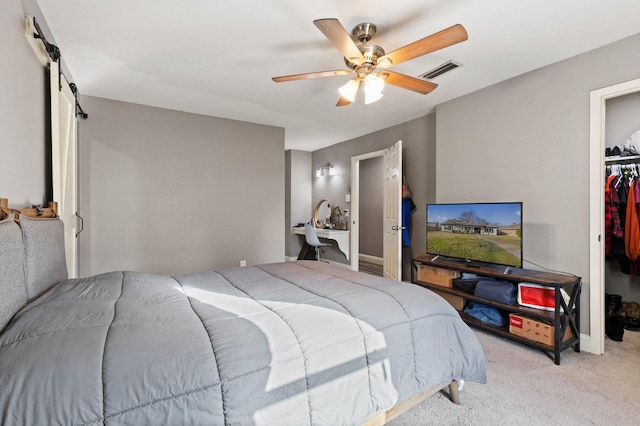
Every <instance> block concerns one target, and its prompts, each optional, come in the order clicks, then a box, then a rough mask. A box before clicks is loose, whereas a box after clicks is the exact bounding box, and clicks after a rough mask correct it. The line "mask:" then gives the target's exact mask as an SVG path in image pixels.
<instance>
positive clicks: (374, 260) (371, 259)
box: [358, 253, 384, 265]
mask: <svg viewBox="0 0 640 426" xmlns="http://www.w3.org/2000/svg"><path fill="white" fill-rule="evenodd" d="M358 256H359V257H360V259H361V260H364V261H365V262H369V263H373V264H375V265H382V264H383V263H384V259H383V258H381V257H377V256H370V255H368V254H362V253H360V254H359V255H358Z"/></svg>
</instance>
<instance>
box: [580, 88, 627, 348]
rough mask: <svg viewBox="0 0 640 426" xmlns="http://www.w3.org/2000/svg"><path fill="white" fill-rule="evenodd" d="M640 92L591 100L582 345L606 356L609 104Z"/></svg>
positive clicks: (608, 91)
mask: <svg viewBox="0 0 640 426" xmlns="http://www.w3.org/2000/svg"><path fill="white" fill-rule="evenodd" d="M635 92H640V78H638V79H635V80H630V81H626V82H623V83H619V84H615V85H612V86H608V87H604V88H602V89H598V90H593V91H592V92H591V98H590V123H591V124H590V141H589V148H590V150H589V161H590V164H589V167H590V171H591V172H590V173H589V194H590V201H589V212H590V214H589V239H590V241H591V242H590V244H589V279H590V283H589V338H588V339H585V338H584V337H585V336H584V335H583V338H582V339H581V342H580V345H581V346H582V348H583V349H584V350H585V351H587V352H591V353H594V354H597V355H601V354H603V353H604V340H605V339H604V293H605V279H604V244H603V243H602V239H603V237H604V173H603V172H602V170H603V167H604V151H605V148H606V141H605V122H606V101H607V100H608V99H612V98H617V97H619V96H624V95H628V94H631V93H635Z"/></svg>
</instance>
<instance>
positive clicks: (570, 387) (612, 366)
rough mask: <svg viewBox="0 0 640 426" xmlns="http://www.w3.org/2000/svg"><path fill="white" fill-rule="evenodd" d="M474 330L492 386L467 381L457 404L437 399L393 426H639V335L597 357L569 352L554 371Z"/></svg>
mask: <svg viewBox="0 0 640 426" xmlns="http://www.w3.org/2000/svg"><path fill="white" fill-rule="evenodd" d="M474 330H475V331H476V334H477V336H478V339H479V340H480V342H481V343H482V346H483V347H484V349H485V353H486V357H487V383H486V384H484V385H482V384H478V383H471V382H465V384H464V388H463V390H462V392H461V393H460V399H461V404H460V405H455V404H453V403H451V402H450V400H449V399H448V396H447V395H446V394H444V393H443V392H441V393H438V394H436V395H434V396H432V397H430V398H428V399H427V400H426V401H424V402H423V403H421V404H420V405H418V406H416V407H414V408H413V409H411V410H410V411H408V412H406V413H404V414H403V415H401V416H400V417H398V418H396V419H394V420H392V421H391V422H390V423H389V424H390V425H393V426H418V425H419V426H424V425H616V426H623V425H639V424H640V332H632V331H628V330H625V333H624V337H623V341H622V342H614V341H612V340H609V339H607V340H606V344H605V345H606V346H605V354H604V355H600V356H598V355H593V354H589V353H586V352H580V353H577V352H575V351H573V349H571V348H570V349H567V350H565V351H564V352H563V353H562V358H561V365H555V364H554V363H553V361H552V360H551V358H549V357H548V356H547V355H546V354H545V353H544V352H542V351H539V350H536V349H533V348H530V347H528V346H526V345H521V344H518V343H515V342H513V341H511V340H507V339H505V338H502V337H498V336H494V335H492V334H489V333H486V332H483V331H479V330H476V329H474Z"/></svg>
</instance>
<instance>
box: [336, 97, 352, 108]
mask: <svg viewBox="0 0 640 426" xmlns="http://www.w3.org/2000/svg"><path fill="white" fill-rule="evenodd" d="M350 104H351V101H350V100H349V99H347V98H345V97H344V96H340V99H338V103H337V104H336V106H346V105H350Z"/></svg>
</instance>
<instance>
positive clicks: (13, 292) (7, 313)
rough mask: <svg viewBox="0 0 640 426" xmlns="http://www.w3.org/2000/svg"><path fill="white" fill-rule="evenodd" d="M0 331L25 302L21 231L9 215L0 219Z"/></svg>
mask: <svg viewBox="0 0 640 426" xmlns="http://www.w3.org/2000/svg"><path fill="white" fill-rule="evenodd" d="M0 293H1V294H2V297H0V331H1V330H2V329H3V328H4V327H5V325H7V323H8V322H9V320H10V319H11V317H13V315H14V314H15V313H16V312H18V311H19V310H20V309H21V308H22V307H23V306H24V305H25V304H26V303H27V286H26V285H25V282H24V249H23V246H22V233H21V232H20V227H19V226H18V224H17V223H16V222H15V221H14V215H13V214H11V215H9V216H8V217H7V218H6V219H5V220H2V221H0Z"/></svg>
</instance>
